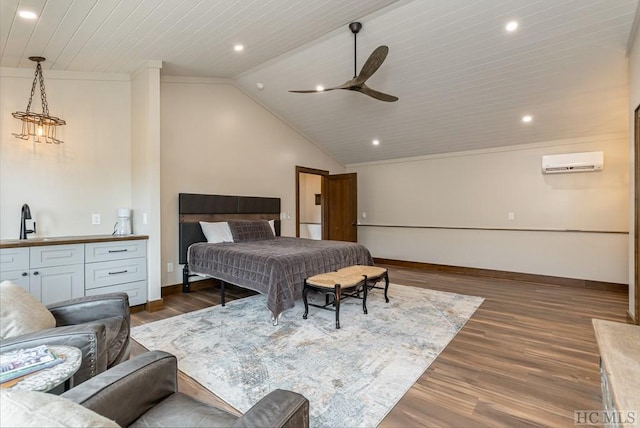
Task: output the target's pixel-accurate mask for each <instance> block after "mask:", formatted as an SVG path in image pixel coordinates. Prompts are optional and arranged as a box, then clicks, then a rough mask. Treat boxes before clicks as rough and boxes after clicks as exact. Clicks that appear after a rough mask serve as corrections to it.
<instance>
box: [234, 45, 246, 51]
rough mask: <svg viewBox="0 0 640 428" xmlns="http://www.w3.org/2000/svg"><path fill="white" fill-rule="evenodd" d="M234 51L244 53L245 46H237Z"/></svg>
mask: <svg viewBox="0 0 640 428" xmlns="http://www.w3.org/2000/svg"><path fill="white" fill-rule="evenodd" d="M233 50H234V51H236V52H242V51H243V50H244V46H243V45H235V46H234V47H233Z"/></svg>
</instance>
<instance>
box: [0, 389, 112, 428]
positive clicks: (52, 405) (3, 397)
mask: <svg viewBox="0 0 640 428" xmlns="http://www.w3.org/2000/svg"><path fill="white" fill-rule="evenodd" d="M0 426H3V427H108V428H116V427H117V428H120V425H118V424H117V423H115V422H114V421H112V420H111V419H107V418H105V417H104V416H102V415H100V414H98V413H96V412H94V411H93V410H89V409H87V408H86V407H83V406H81V405H80V404H78V403H74V402H73V401H71V400H69V399H66V398H62V397H59V396H57V395H53V394H47V393H45V392H35V391H8V390H2V391H0Z"/></svg>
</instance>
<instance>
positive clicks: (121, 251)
mask: <svg viewBox="0 0 640 428" xmlns="http://www.w3.org/2000/svg"><path fill="white" fill-rule="evenodd" d="M126 251H129V249H128V248H125V249H123V250H109V252H110V253H124V252H126Z"/></svg>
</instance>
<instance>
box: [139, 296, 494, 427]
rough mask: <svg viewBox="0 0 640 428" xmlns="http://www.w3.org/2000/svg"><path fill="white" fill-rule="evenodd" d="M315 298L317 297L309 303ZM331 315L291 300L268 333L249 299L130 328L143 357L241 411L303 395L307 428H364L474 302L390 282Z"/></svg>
mask: <svg viewBox="0 0 640 428" xmlns="http://www.w3.org/2000/svg"><path fill="white" fill-rule="evenodd" d="M316 297H321V296H316ZM389 298H390V302H389V303H385V301H384V296H383V292H382V290H372V291H371V292H370V293H369V298H368V299H367V308H368V314H366V315H365V314H363V311H362V301H361V300H357V299H353V298H347V299H343V300H342V303H341V306H340V327H341V328H340V329H339V330H336V328H335V313H334V312H332V311H328V310H323V309H318V308H315V307H310V308H309V316H308V319H306V320H304V319H302V314H303V312H304V305H303V304H302V301H299V302H297V304H296V306H295V307H294V308H292V309H289V310H287V311H285V312H284V313H283V314H282V315H281V316H280V320H279V323H278V325H277V326H273V324H272V323H271V321H270V315H269V311H268V310H267V307H266V297H265V296H263V295H256V296H251V297H247V298H244V299H241V300H234V301H232V302H229V303H228V304H227V306H226V307H222V306H214V307H211V308H206V309H202V310H199V311H196V312H191V313H188V314H183V315H179V316H175V317H172V318H167V319H164V320H161V321H156V322H153V323H149V324H145V325H142V326H139V327H135V328H133V329H132V337H133V338H134V339H135V340H136V341H137V342H139V343H140V344H141V345H143V346H145V347H146V348H147V349H160V350H163V351H166V352H170V353H172V354H174V355H176V357H177V358H178V367H179V369H180V370H182V371H183V372H184V373H185V374H187V375H188V376H190V377H192V378H193V379H195V380H196V381H198V382H199V383H200V384H202V385H203V386H204V387H206V388H208V389H209V390H210V391H212V392H213V393H214V394H216V395H217V396H218V397H220V398H221V399H222V400H224V401H226V402H227V403H229V404H230V405H231V406H233V407H235V408H236V409H238V410H239V411H241V412H242V413H244V412H246V411H247V410H248V409H249V408H250V407H251V406H252V405H253V404H255V403H256V402H257V401H258V400H259V399H260V398H262V397H263V396H264V395H266V394H267V393H269V392H270V391H272V390H274V389H276V388H281V389H288V390H292V391H296V392H299V393H301V394H303V395H304V396H305V397H307V399H308V400H309V403H310V425H311V426H313V427H338V426H340V427H356V426H364V427H374V426H376V425H378V424H379V423H380V422H381V421H382V419H383V418H384V417H385V416H386V414H387V413H388V412H389V411H390V410H391V409H392V408H393V406H394V405H395V404H396V403H397V402H398V401H399V400H400V398H402V396H403V395H404V394H405V393H406V392H407V391H408V390H409V388H410V387H411V386H412V385H413V383H414V382H415V381H416V380H417V379H418V378H419V377H420V376H421V375H422V373H424V371H425V370H426V369H427V368H428V367H429V365H430V364H431V363H432V362H433V360H435V358H436V357H437V356H438V354H440V352H441V351H442V350H443V349H444V348H445V346H447V344H448V343H449V342H450V341H451V339H452V338H453V337H454V336H455V335H456V333H457V332H458V331H459V330H460V329H461V328H462V326H463V325H464V324H465V322H466V321H467V320H468V319H469V318H470V317H471V315H473V313H474V312H475V311H476V309H477V308H478V307H479V306H480V304H481V303H482V301H483V300H484V299H482V298H480V297H474V296H465V295H460V294H454V293H445V292H440V291H434V290H428V289H422V288H417V287H408V286H403V285H397V284H391V285H390V287H389Z"/></svg>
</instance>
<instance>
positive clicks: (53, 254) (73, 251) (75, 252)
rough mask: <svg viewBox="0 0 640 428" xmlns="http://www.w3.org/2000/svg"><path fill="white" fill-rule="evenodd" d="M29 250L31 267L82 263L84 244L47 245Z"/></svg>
mask: <svg viewBox="0 0 640 428" xmlns="http://www.w3.org/2000/svg"><path fill="white" fill-rule="evenodd" d="M29 250H30V251H29V257H30V259H31V260H30V264H29V265H30V267H31V269H34V268H42V267H52V266H66V265H73V264H78V263H84V244H72V245H48V246H45V247H31V248H29Z"/></svg>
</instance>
